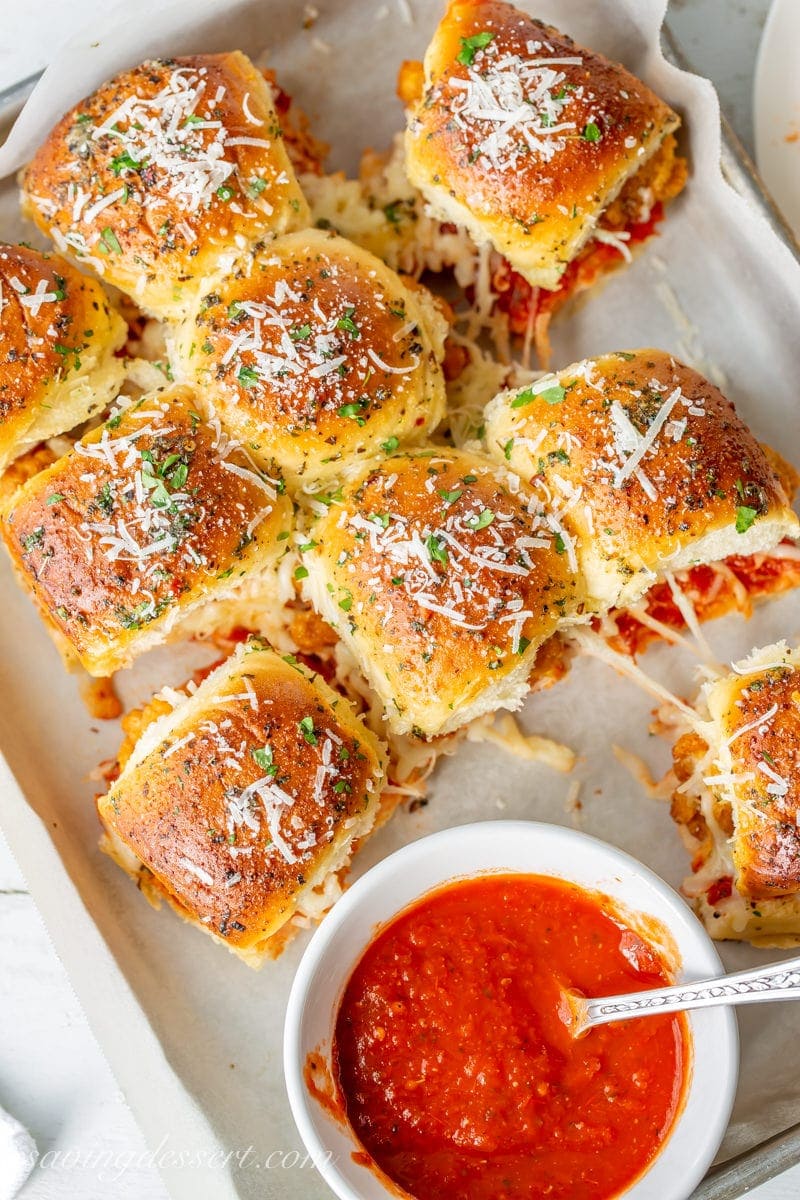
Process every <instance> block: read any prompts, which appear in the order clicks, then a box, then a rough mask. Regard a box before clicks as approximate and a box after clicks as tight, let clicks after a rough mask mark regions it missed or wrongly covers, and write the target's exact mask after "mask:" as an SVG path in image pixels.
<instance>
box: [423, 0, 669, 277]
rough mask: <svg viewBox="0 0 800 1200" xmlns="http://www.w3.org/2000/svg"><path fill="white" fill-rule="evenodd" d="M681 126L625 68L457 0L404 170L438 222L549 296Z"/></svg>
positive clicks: (528, 22) (518, 16)
mask: <svg viewBox="0 0 800 1200" xmlns="http://www.w3.org/2000/svg"><path fill="white" fill-rule="evenodd" d="M679 123H680V122H679V118H678V117H677V115H676V114H675V113H674V112H672V110H671V109H670V108H668V107H667V105H666V104H664V103H663V102H662V101H661V100H659V99H658V97H657V96H655V95H654V94H653V93H652V92H651V91H650V89H649V88H647V87H645V85H644V84H643V83H641V82H640V81H639V80H638V79H636V78H635V77H634V76H633V75H631V74H630V72H628V71H626V70H625V69H624V68H623V67H621V66H619V65H618V64H616V63H612V62H609V61H608V60H607V59H605V58H603V57H602V55H600V54H596V53H594V52H593V51H591V50H586V49H584V48H583V47H582V46H577V45H576V44H575V43H574V42H573V41H572V40H571V39H570V38H568V37H565V36H564V35H563V34H561V33H559V32H558V31H557V30H555V29H553V28H551V27H550V26H548V25H544V24H542V23H541V22H540V21H536V20H534V19H532V18H531V17H529V16H528V15H527V14H525V13H523V12H520V11H519V10H518V9H515V8H513V7H512V6H511V5H510V4H504V3H501V2H499V0H452V2H451V3H450V5H449V7H448V9H447V12H446V14H445V16H444V18H443V19H442V22H441V24H440V25H439V27H438V29H437V31H436V34H435V35H434V38H433V41H432V42H431V44H430V46H429V48H428V52H427V54H426V55H425V73H424V85H423V90H422V93H421V95H420V96H419V97H418V98H417V99H416V101H415V102H414V103H413V104H412V105H411V108H410V110H409V114H408V129H407V133H406V163H407V170H408V175H409V178H410V180H411V182H412V183H413V184H414V185H415V186H416V187H418V188H419V189H420V191H421V192H422V193H423V195H424V196H425V198H426V199H427V200H428V201H429V203H430V204H431V206H432V208H433V210H434V212H435V214H436V216H437V217H439V218H440V219H441V220H442V221H451V222H453V223H455V224H456V225H462V226H464V227H465V228H466V229H467V231H468V232H469V233H470V235H471V236H472V238H473V239H474V240H475V241H476V242H478V243H479V244H480V243H485V242H490V243H491V244H492V245H493V246H494V248H495V249H496V250H497V251H499V252H500V253H501V254H502V255H504V256H505V258H507V259H508V261H509V262H510V263H511V265H512V266H513V267H514V268H515V269H516V270H517V271H518V272H519V273H520V274H521V275H523V276H524V277H525V278H526V279H527V280H528V282H529V283H531V284H532V285H534V286H536V287H543V288H548V289H550V290H552V289H555V288H557V287H558V284H559V281H560V279H561V277H562V275H563V273H564V271H565V269H566V267H567V265H568V264H569V263H570V262H571V261H572V259H573V258H574V257H575V256H576V254H577V253H578V251H579V250H580V249H581V247H582V246H583V245H584V243H585V242H587V241H588V240H589V238H590V237H591V236H592V234H593V232H594V230H595V227H596V225H597V223H598V220H599V218H600V217H601V215H602V214H603V212H604V210H605V209H606V208H607V207H608V206H609V205H610V203H611V202H612V200H613V199H614V198H615V197H616V196H617V195H618V193H619V192H620V191H621V189H622V188H623V186H624V184H625V183H626V181H627V180H628V179H631V178H632V177H633V176H635V174H636V173H637V172H638V171H639V170H640V168H641V167H642V166H643V165H644V164H645V163H647V162H648V160H649V159H651V158H652V157H654V156H655V155H656V154H658V153H659V151H660V150H661V148H662V145H665V151H666V149H667V148H666V144H665V139H666V138H667V136H668V135H669V134H670V133H671V132H672V131H673V130H674V129H676V128H677V126H678V125H679ZM669 150H670V151H671V150H672V147H669Z"/></svg>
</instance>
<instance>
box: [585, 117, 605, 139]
mask: <svg viewBox="0 0 800 1200" xmlns="http://www.w3.org/2000/svg"><path fill="white" fill-rule="evenodd" d="M601 136H602V135H601V133H600V130H599V129H598V127H597V125H595V123H594V121H589V123H588V125H584V127H583V133H582V134H581V137H582V138H583V140H584V141H585V142H599V141H600V138H601Z"/></svg>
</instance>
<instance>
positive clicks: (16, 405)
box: [0, 245, 126, 472]
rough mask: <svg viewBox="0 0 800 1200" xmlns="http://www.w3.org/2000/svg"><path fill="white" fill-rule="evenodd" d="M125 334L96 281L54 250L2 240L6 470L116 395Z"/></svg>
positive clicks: (0, 438) (1, 459)
mask: <svg viewBox="0 0 800 1200" xmlns="http://www.w3.org/2000/svg"><path fill="white" fill-rule="evenodd" d="M125 337H126V327H125V323H124V321H123V320H122V318H121V317H120V316H119V315H118V313H116V312H115V311H114V309H113V308H111V307H110V305H109V303H108V300H107V298H106V296H105V293H104V292H103V289H102V288H101V287H100V286H99V284H97V283H96V282H95V281H94V280H93V279H87V278H86V276H85V275H81V274H80V272H79V271H76V270H75V268H74V267H73V266H71V265H70V264H69V263H67V262H65V261H64V259H62V258H59V257H58V256H57V255H55V254H42V253H41V252H40V251H38V250H33V249H31V248H30V247H28V246H6V245H0V472H2V471H4V470H5V468H6V467H7V466H8V464H9V463H10V462H12V461H13V460H14V459H15V458H18V457H19V455H20V454H22V453H24V451H25V450H28V449H30V447H31V446H34V445H35V444H36V443H37V442H41V441H44V440H45V439H46V438H50V437H54V436H55V435H56V434H59V433H64V432H65V431H66V430H68V429H72V428H73V427H74V426H75V425H79V424H80V423H81V421H85V420H86V418H87V417H89V416H91V415H92V413H95V412H101V411H102V410H103V409H104V408H105V407H106V406H107V405H108V404H109V403H110V402H111V401H112V400H113V399H114V397H115V396H116V394H117V392H118V391H119V388H120V385H121V383H122V378H123V374H124V365H123V361H122V359H121V358H117V357H116V356H115V352H116V351H117V350H119V348H120V347H121V346H122V344H123V342H124V341H125Z"/></svg>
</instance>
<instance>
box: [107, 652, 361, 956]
mask: <svg viewBox="0 0 800 1200" xmlns="http://www.w3.org/2000/svg"><path fill="white" fill-rule="evenodd" d="M384 771H385V758H384V754H383V750H382V748H381V746H380V745H379V743H378V741H377V739H376V738H375V736H374V735H373V734H372V733H370V731H369V730H368V729H367V728H366V726H365V725H364V724H363V723H362V721H361V720H360V718H359V717H357V716H356V714H355V713H354V711H353V709H352V707H351V706H350V704H349V703H348V702H347V701H346V700H344V699H343V698H342V697H341V696H339V695H337V694H336V693H335V692H333V691H332V690H331V689H330V688H329V687H328V686H327V685H326V684H325V683H324V682H323V681H322V680H321V679H320V678H319V677H318V676H315V675H313V674H312V673H311V672H308V671H306V670H305V669H304V668H303V667H301V666H299V665H290V664H288V663H286V662H284V661H283V660H282V659H281V658H279V657H278V655H276V654H275V653H274V652H273V651H271V650H269V649H266V648H264V646H263V644H262V643H258V642H250V643H248V644H246V645H245V646H243V647H241V648H240V649H239V650H238V651H237V653H236V654H235V655H234V656H233V657H232V658H231V659H229V660H228V661H227V662H226V663H224V664H223V665H222V666H221V667H219V668H218V669H217V670H216V671H214V672H213V673H212V674H211V675H210V676H209V677H208V679H207V680H206V681H205V682H204V683H202V684H201V686H200V687H199V688H198V690H197V692H196V693H195V694H194V696H192V697H190V698H188V699H187V700H186V701H185V702H184V703H183V704H181V705H180V706H179V707H178V708H176V709H175V710H174V711H173V712H171V713H169V714H168V715H166V716H164V717H161V718H160V719H159V720H158V721H157V722H156V723H155V724H154V725H152V726H150V728H149V729H148V730H147V731H146V733H145V734H144V736H143V738H142V739H141V740H140V742H139V744H138V745H137V747H136V748H135V749H134V752H133V755H132V757H131V758H130V760H129V761H128V763H127V764H126V766H125V768H124V770H123V772H122V774H121V776H120V778H119V780H118V781H117V782H116V783H115V784H113V785H112V787H111V789H110V791H109V792H108V794H107V795H105V796H102V797H100V799H99V801H98V811H99V814H100V819H101V821H102V822H103V825H104V826H105V828H106V830H107V832H108V834H109V835H110V838H109V843H108V849H109V850H110V852H111V853H112V854H114V856H115V857H117V858H118V859H119V860H120V861H124V860H125V859H126V858H128V857H129V856H132V860H131V861H130V862H128V863H127V865H128V866H129V868H130V869H131V870H132V871H133V872H134V873H135V872H136V870H137V867H138V865H139V864H142V865H143V866H144V867H145V868H146V872H144V873H143V875H144V876H145V877H146V878H145V880H144V883H143V885H144V886H145V887H146V890H148V889H149V890H152V889H153V887H155V888H156V889H157V890H158V891H159V892H160V893H162V894H164V895H165V896H166V897H167V898H168V899H169V901H170V902H171V903H172V904H173V905H174V906H175V907H176V908H177V909H178V911H179V912H181V913H182V914H183V915H184V916H186V917H187V918H188V919H189V920H191V921H193V922H196V923H199V924H200V925H201V927H202V928H205V929H206V930H207V931H208V932H209V933H211V934H212V935H214V936H215V937H216V938H218V939H220V940H222V941H223V942H225V943H226V944H227V945H228V946H229V947H230V948H231V949H235V950H237V951H238V952H239V953H241V954H242V956H243V957H245V958H247V959H248V960H249V961H251V962H253V963H255V962H257V961H258V958H259V957H260V956H261V955H263V954H264V953H268V952H269V948H268V946H267V944H266V943H267V941H268V939H269V938H270V937H271V936H272V935H273V934H275V933H276V932H277V931H278V930H279V929H280V928H281V927H282V926H283V925H285V923H286V922H287V921H288V920H289V919H290V917H291V916H292V915H293V914H294V912H295V911H296V909H297V907H298V905H301V907H302V906H303V902H304V900H305V901H306V902H307V904H306V906H308V903H310V902H311V901H312V900H314V896H313V895H310V893H315V892H316V895H317V897H319V895H320V893H321V891H322V889H323V888H324V887H325V885H328V886H330V885H331V884H335V882H336V881H335V879H334V878H332V877H331V876H332V874H333V873H335V871H337V870H340V869H341V868H342V866H343V865H345V862H346V861H347V859H348V858H349V854H350V850H351V849H352V844H353V841H354V840H355V839H356V838H358V837H363V836H365V835H366V834H367V833H368V832H369V830H370V829H371V827H372V824H373V822H374V819H375V816H376V813H377V808H378V805H379V799H380V793H381V787H382V783H383V779H384ZM141 880H142V875H140V881H141ZM317 902H318V901H317Z"/></svg>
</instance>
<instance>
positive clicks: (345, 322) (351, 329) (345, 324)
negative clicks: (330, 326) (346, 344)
mask: <svg viewBox="0 0 800 1200" xmlns="http://www.w3.org/2000/svg"><path fill="white" fill-rule="evenodd" d="M355 311H356V310H355V308H346V309H345V310H344V316H343V317H339V320H338V321H337V322H336V328H337V329H344V330H345V332H346V333H349V334H350V337H351V338H360V337H361V330H360V329H359V328H358V326H357V325H356V323H355V321H354V320H353V314H354V313H355Z"/></svg>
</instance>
